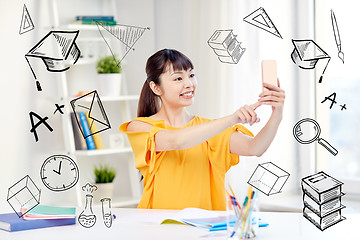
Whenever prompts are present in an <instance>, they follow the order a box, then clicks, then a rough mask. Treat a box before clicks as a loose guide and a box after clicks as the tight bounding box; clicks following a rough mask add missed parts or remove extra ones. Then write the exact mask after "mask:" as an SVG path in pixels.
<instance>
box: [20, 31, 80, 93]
mask: <svg viewBox="0 0 360 240" xmlns="http://www.w3.org/2000/svg"><path fill="white" fill-rule="evenodd" d="M78 35H79V30H77V31H50V32H49V33H48V34H46V36H45V37H43V38H42V39H41V40H40V41H39V42H38V43H37V44H36V45H35V46H34V47H33V48H32V49H30V51H29V52H28V53H27V54H25V59H26V61H27V63H28V65H29V67H30V69H31V72H32V74H33V76H34V78H35V79H37V78H36V74H35V72H34V70H33V68H32V66H31V63H30V61H29V58H40V59H41V60H42V61H43V62H44V64H45V66H46V69H47V70H48V71H50V72H63V71H66V70H68V69H69V68H70V65H74V64H75V63H76V62H77V60H78V59H79V57H80V49H79V48H78V46H77V45H76V42H75V40H76V38H77V37H78ZM36 86H37V89H38V90H39V86H40V83H39V82H38V81H37V82H36ZM40 89H41V87H40Z"/></svg>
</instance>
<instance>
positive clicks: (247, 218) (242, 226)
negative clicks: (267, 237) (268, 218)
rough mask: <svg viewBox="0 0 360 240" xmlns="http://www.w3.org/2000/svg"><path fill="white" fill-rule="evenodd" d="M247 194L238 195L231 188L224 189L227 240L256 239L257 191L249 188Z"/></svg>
mask: <svg viewBox="0 0 360 240" xmlns="http://www.w3.org/2000/svg"><path fill="white" fill-rule="evenodd" d="M248 192H249V193H248V194H246V195H245V194H241V195H238V194H237V193H236V191H234V190H233V189H231V187H229V186H228V187H227V188H226V211H227V214H226V215H227V219H226V226H227V239H235V240H237V239H252V238H254V237H256V232H257V230H258V227H259V216H258V204H257V191H256V190H254V191H253V190H252V188H251V187H250V188H249V191H248ZM249 199H250V200H249Z"/></svg>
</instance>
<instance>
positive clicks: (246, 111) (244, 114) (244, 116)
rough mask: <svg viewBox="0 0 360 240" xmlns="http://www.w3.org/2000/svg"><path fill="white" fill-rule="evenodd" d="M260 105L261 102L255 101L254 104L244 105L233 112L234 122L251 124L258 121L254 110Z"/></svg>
mask: <svg viewBox="0 0 360 240" xmlns="http://www.w3.org/2000/svg"><path fill="white" fill-rule="evenodd" d="M260 105H261V102H256V103H254V104H251V105H250V106H249V105H244V106H242V107H241V108H239V109H238V110H236V111H235V112H234V114H233V116H234V118H235V119H236V123H242V124H245V123H249V124H250V126H252V125H253V124H254V123H258V122H259V121H260V118H258V117H257V114H256V112H255V110H256V109H257V108H258V107H259V106H260Z"/></svg>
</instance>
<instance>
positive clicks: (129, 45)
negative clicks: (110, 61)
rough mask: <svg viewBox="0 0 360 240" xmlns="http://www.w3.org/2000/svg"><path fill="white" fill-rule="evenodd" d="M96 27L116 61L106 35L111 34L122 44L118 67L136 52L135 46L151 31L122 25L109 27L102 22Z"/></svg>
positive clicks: (97, 23)
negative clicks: (130, 52) (147, 31)
mask: <svg viewBox="0 0 360 240" xmlns="http://www.w3.org/2000/svg"><path fill="white" fill-rule="evenodd" d="M96 25H97V27H98V30H99V32H100V34H101V36H102V38H103V39H104V41H105V43H106V45H107V46H108V48H109V50H110V52H111V54H112V55H113V57H114V59H116V58H115V54H114V53H113V51H112V49H111V47H110V44H109V42H108V41H107V38H106V37H105V35H106V34H107V35H108V34H110V35H112V36H113V37H115V38H116V39H117V40H119V41H120V42H121V43H122V44H121V50H122V51H121V56H120V62H119V63H118V64H117V65H118V66H119V64H120V63H121V61H122V60H123V59H124V58H125V57H126V55H127V54H128V53H129V51H130V50H131V49H132V50H135V49H134V45H135V43H136V42H137V41H138V40H139V39H140V38H141V36H142V35H143V33H144V32H145V30H147V29H148V30H149V29H150V28H143V27H136V26H129V25H122V24H116V25H111V26H108V25H104V24H103V23H101V22H96Z"/></svg>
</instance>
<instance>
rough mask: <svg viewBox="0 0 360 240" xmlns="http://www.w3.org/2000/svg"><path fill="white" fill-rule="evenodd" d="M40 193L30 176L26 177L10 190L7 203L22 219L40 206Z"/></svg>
mask: <svg viewBox="0 0 360 240" xmlns="http://www.w3.org/2000/svg"><path fill="white" fill-rule="evenodd" d="M40 192H41V191H40V190H39V189H38V188H37V186H36V185H35V183H34V182H33V180H32V179H31V178H30V177H29V175H26V176H25V177H23V178H22V179H20V180H19V181H18V182H17V183H15V184H14V185H12V186H11V187H10V188H9V190H8V196H7V202H8V203H9V204H10V206H11V207H12V209H13V210H14V211H15V213H16V214H17V215H18V216H19V218H20V217H22V216H23V215H24V214H25V213H27V212H28V211H30V210H31V209H33V208H34V207H35V206H37V205H38V204H40ZM25 209H26V210H25ZM22 210H23V211H22Z"/></svg>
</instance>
